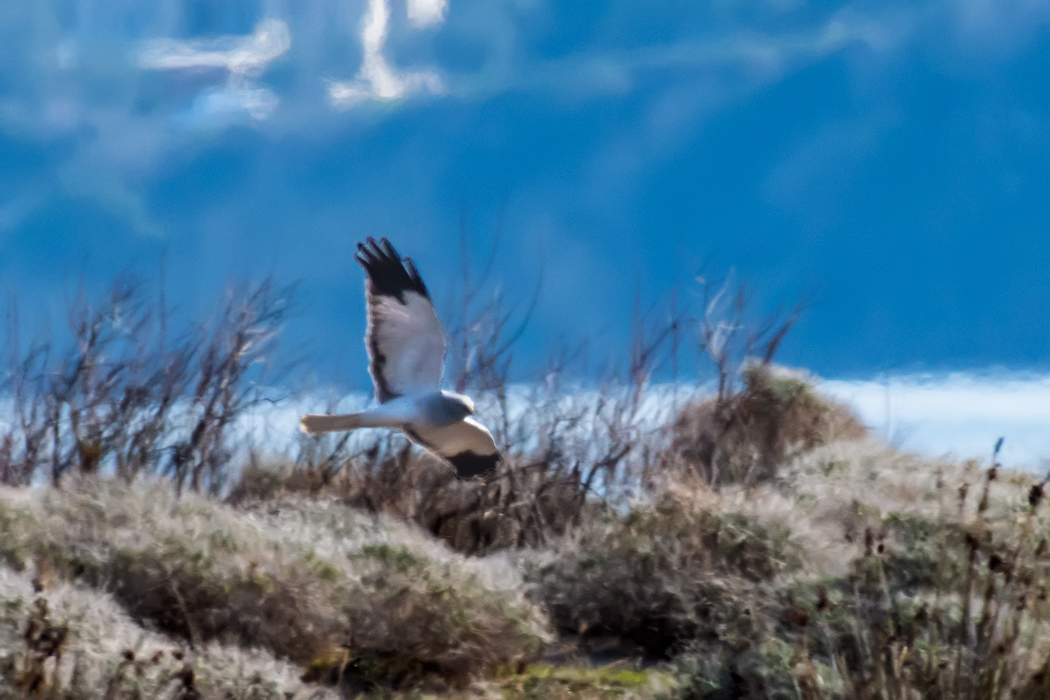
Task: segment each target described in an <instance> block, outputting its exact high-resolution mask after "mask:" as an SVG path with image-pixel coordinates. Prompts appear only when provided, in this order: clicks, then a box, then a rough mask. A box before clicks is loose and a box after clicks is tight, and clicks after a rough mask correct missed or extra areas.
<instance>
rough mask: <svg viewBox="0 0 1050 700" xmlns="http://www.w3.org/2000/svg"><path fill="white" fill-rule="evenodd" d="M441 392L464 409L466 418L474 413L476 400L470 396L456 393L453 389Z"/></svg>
mask: <svg viewBox="0 0 1050 700" xmlns="http://www.w3.org/2000/svg"><path fill="white" fill-rule="evenodd" d="M441 393H443V394H444V395H445V396H446V397H447V398H449V399H451V400H452V401H454V402H455V403H456V404H457V405H458V406H459V407H460V408H461V409H462V410H463V417H464V418H466V417H467V416H470V415H473V414H474V401H473V400H472V399H471V398H470V397H469V396H464V395H463V394H454V393H452V392H451V391H443V392H441Z"/></svg>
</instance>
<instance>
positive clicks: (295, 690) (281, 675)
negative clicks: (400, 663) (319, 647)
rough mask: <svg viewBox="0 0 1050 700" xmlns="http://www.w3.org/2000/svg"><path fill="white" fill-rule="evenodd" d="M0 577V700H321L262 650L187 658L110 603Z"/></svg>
mask: <svg viewBox="0 0 1050 700" xmlns="http://www.w3.org/2000/svg"><path fill="white" fill-rule="evenodd" d="M31 578H32V577H31V575H30V574H29V573H28V572H23V573H18V572H15V571H13V570H11V569H8V568H0V696H2V697H5V698H19V697H26V698H29V697H38V698H39V697H43V698H63V699H64V700H81V699H83V700H88V699H90V698H101V697H105V698H113V699H119V700H125V699H126V700H131V699H132V698H143V699H152V698H187V699H188V698H191V697H196V698H199V699H200V700H211V699H215V700H219V699H220V698H222V699H223V700H225V699H227V698H230V699H234V698H236V699H238V700H239V699H242V698H243V699H245V700H247V699H248V698H253V699H258V700H270V699H273V700H283V699H285V698H300V699H306V698H312V699H316V700H323V699H326V698H333V699H334V697H335V694H334V693H333V692H331V691H330V690H327V689H325V688H323V687H319V686H314V685H310V684H307V683H303V682H302V681H301V680H300V679H299V676H300V674H301V671H300V670H299V669H298V668H297V667H296V666H295V665H293V664H290V663H288V662H287V661H281V660H278V659H276V658H275V657H274V656H273V655H271V654H269V653H267V652H265V651H261V650H245V649H241V648H239V647H235V646H223V645H220V644H218V643H210V644H207V645H204V646H201V647H199V648H197V649H195V650H191V649H189V648H188V647H187V645H186V644H185V641H184V640H183V641H180V640H177V639H173V638H171V637H167V636H165V635H162V634H158V633H156V632H151V631H149V630H148V629H145V628H143V627H141V626H140V625H138V624H137V623H136V622H135V621H134V620H132V619H131V618H130V617H129V616H128V614H127V612H125V610H124V609H123V608H122V607H121V606H120V604H118V603H117V602H116V601H115V600H114V599H113V598H112V597H111V596H110V595H108V594H106V593H103V592H101V591H98V590H95V589H91V588H87V587H84V586H81V585H76V584H73V585H71V584H66V583H57V582H56V583H53V584H51V585H49V586H47V587H46V588H45V589H44V590H40V589H41V583H42V582H41V581H39V580H37V581H36V582H33V581H31Z"/></svg>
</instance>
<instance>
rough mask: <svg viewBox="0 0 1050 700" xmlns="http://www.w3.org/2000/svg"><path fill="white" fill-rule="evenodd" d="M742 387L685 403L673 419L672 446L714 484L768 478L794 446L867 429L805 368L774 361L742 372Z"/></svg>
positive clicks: (805, 447)
mask: <svg viewBox="0 0 1050 700" xmlns="http://www.w3.org/2000/svg"><path fill="white" fill-rule="evenodd" d="M743 381H744V386H743V388H742V389H741V390H740V391H738V392H736V393H734V394H730V395H728V396H725V397H724V398H721V399H719V398H707V399H703V400H699V401H695V402H693V403H690V404H687V405H686V406H685V407H684V408H683V409H682V410H681V411H680V412H679V415H678V417H677V419H676V420H675V422H674V425H673V426H672V433H673V436H674V437H673V450H674V452H675V453H676V454H677V455H679V456H680V457H681V458H682V459H684V460H685V462H686V463H687V464H689V465H690V466H691V467H692V468H693V470H694V471H695V472H696V473H698V474H700V475H701V476H702V477H703V478H704V480H705V481H706V482H707V483H709V484H713V485H718V484H732V483H744V484H753V483H758V482H761V481H766V480H768V479H771V478H773V477H774V476H776V474H777V470H778V468H779V467H781V466H782V465H783V464H784V463H785V462H786V461H788V460H789V459H790V458H791V457H792V456H794V455H796V454H801V453H804V452H807V451H809V450H812V449H813V448H814V447H817V446H818V445H824V444H828V443H831V442H835V441H839V440H859V439H862V438H864V437H866V436H867V429H866V428H865V427H864V426H863V424H862V423H861V422H860V420H859V419H858V418H857V417H856V416H855V415H854V414H853V412H852V411H851V410H850V409H849V408H848V407H847V406H846V405H845V404H842V403H839V402H838V401H835V400H834V399H831V398H828V397H826V396H821V395H819V394H817V392H816V391H814V389H813V387H812V385H811V384H810V382H809V381H808V380H807V378H806V377H804V376H799V375H797V374H795V373H791V372H788V371H786V370H783V369H780V368H776V367H771V366H769V365H754V366H751V367H749V368H748V369H746V370H745V371H744V373H743Z"/></svg>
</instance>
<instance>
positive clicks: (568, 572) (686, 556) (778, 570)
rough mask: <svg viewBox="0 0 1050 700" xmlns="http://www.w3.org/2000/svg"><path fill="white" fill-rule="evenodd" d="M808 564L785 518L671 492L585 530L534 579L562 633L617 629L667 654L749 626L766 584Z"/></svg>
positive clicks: (652, 650) (617, 633) (644, 647)
mask: <svg viewBox="0 0 1050 700" xmlns="http://www.w3.org/2000/svg"><path fill="white" fill-rule="evenodd" d="M800 563H801V560H800V558H799V551H798V549H797V547H796V545H795V544H794V543H793V541H792V537H791V533H790V531H789V530H788V529H787V528H786V527H785V526H784V525H783V524H781V523H779V522H775V521H774V522H763V521H761V520H759V519H758V518H756V517H754V516H753V515H751V514H748V513H745V512H739V511H738V512H732V511H725V510H719V509H716V508H712V507H710V503H708V502H705V500H704V499H698V498H695V497H694V495H693V494H689V493H686V492H684V491H682V492H674V491H671V492H668V493H667V494H665V495H664V496H663V497H662V498H661V499H660V500H659V501H657V502H656V503H655V504H654V505H653V506H651V507H645V508H638V509H635V510H634V511H632V512H631V513H629V514H627V515H626V516H609V517H607V518H605V519H604V520H601V521H599V522H594V523H591V524H589V525H587V526H585V527H584V528H583V530H582V531H581V532H580V533H579V535H578V536H577V537H576V538H574V539H573V540H572V541H571V542H570V543H567V544H566V545H564V546H563V547H562V548H561V549H560V550H559V551H558V552H557V554H556V555H555V556H554V557H553V558H552V559H551V560H550V561H547V562H546V563H543V564H541V565H538V566H536V567H535V568H534V569H533V570H532V571H531V573H530V579H531V582H532V584H533V585H534V586H535V588H534V595H535V596H536V597H537V599H538V600H541V601H542V602H543V604H544V606H545V607H546V609H547V610H548V612H549V614H550V616H551V620H552V622H553V623H554V625H555V626H556V627H557V628H558V629H559V630H560V631H561V632H563V633H565V634H577V633H579V634H581V635H583V636H584V637H587V636H591V637H596V636H610V635H611V636H614V637H616V638H618V639H620V640H622V641H623V642H624V643H627V644H629V645H634V646H636V647H638V648H640V649H641V650H643V651H644V652H645V653H646V654H648V655H650V656H656V657H664V656H667V655H668V654H670V653H672V652H674V651H676V650H680V646H681V645H682V644H683V642H684V641H687V640H690V639H693V638H695V637H697V636H698V635H700V634H704V633H709V632H713V633H715V634H722V633H725V630H727V629H728V628H732V627H734V626H737V625H739V624H740V623H742V622H744V623H746V622H747V620H749V619H750V618H751V617H752V615H751V612H750V608H751V607H752V606H753V605H754V604H755V599H757V598H760V597H761V596H760V593H759V592H760V590H761V589H762V588H763V587H764V586H767V585H769V584H770V583H772V582H774V581H775V580H777V578H778V577H779V576H780V575H781V574H783V573H786V572H789V571H792V570H795V569H797V568H798V566H799V565H800Z"/></svg>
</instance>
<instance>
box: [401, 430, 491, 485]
mask: <svg viewBox="0 0 1050 700" xmlns="http://www.w3.org/2000/svg"><path fill="white" fill-rule="evenodd" d="M406 432H407V433H408V436H409V437H410V438H412V439H413V440H415V441H416V442H418V443H419V444H420V445H422V446H423V447H426V448H427V449H428V450H430V451H431V452H433V453H435V454H437V455H438V456H439V457H441V459H443V460H445V461H446V462H448V463H449V464H451V465H452V468H453V469H455V470H456V476H458V477H459V478H460V479H474V478H476V477H479V476H481V475H482V474H485V473H486V472H490V471H492V470H493V469H495V468H496V465H498V464H499V463H500V461H501V460H502V459H503V457H502V456H501V455H500V453H499V450H497V449H496V443H495V442H494V441H493V439H492V434H491V433H489V431H488V430H486V429H485V426H483V425H482V424H481V423H478V422H477V421H476V420H474V419H473V418H465V419H463V420H461V421H456V422H455V423H453V424H452V425H446V426H444V427H442V428H420V427H415V428H413V429H411V430H407V431H406Z"/></svg>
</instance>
